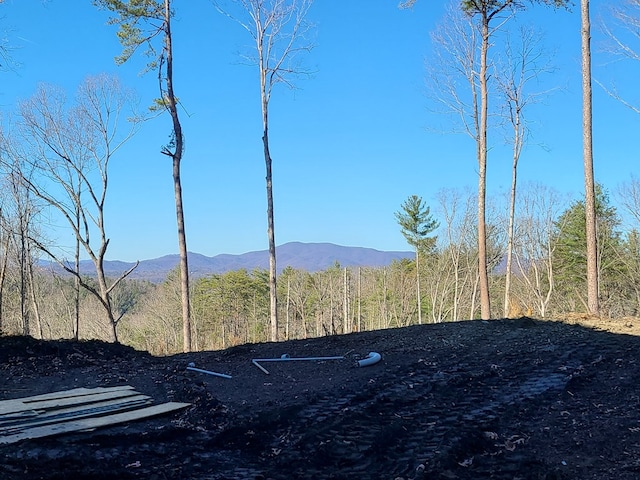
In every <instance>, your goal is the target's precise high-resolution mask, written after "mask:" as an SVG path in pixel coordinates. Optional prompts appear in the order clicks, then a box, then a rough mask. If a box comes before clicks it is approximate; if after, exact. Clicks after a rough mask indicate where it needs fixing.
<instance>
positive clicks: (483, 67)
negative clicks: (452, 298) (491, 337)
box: [478, 15, 491, 320]
mask: <svg viewBox="0 0 640 480" xmlns="http://www.w3.org/2000/svg"><path fill="white" fill-rule="evenodd" d="M488 50H489V19H488V17H487V16H486V15H483V17H482V49H481V53H480V95H481V101H480V131H479V132H478V139H479V142H478V276H479V280H480V310H481V316H482V319H483V320H488V319H490V318H491V300H490V297H489V276H488V272H487V225H486V196H487V128H488V103H489V92H488V87H487V82H488V78H487V53H488Z"/></svg>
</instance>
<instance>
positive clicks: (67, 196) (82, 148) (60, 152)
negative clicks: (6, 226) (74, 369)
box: [13, 76, 138, 342]
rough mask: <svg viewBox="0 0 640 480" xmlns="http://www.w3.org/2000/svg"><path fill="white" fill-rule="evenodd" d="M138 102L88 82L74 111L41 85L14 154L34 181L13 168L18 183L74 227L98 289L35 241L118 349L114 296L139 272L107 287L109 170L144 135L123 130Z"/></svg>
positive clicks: (109, 85)
mask: <svg viewBox="0 0 640 480" xmlns="http://www.w3.org/2000/svg"><path fill="white" fill-rule="evenodd" d="M132 100H133V98H132V96H131V94H130V92H128V91H127V90H126V89H124V88H123V87H122V86H121V85H120V83H119V81H118V80H117V79H115V78H113V77H108V76H99V77H93V78H89V79H87V80H86V81H85V83H84V84H83V85H82V86H81V87H80V88H79V90H78V96H77V100H76V105H75V106H73V107H71V108H68V107H67V105H66V103H67V101H66V98H65V96H64V94H63V93H62V92H61V91H60V90H59V89H55V88H53V87H47V86H41V87H40V88H39V90H38V92H37V93H36V94H35V95H34V96H33V97H32V98H31V99H29V100H27V101H25V102H23V103H22V104H21V107H20V118H21V129H20V130H21V132H20V135H21V138H22V141H23V142H22V143H23V145H27V147H26V149H19V148H18V147H17V146H16V148H15V149H14V155H15V156H16V157H17V158H20V159H21V160H22V161H23V162H25V163H26V164H28V165H29V166H30V168H32V169H33V174H30V175H24V174H23V172H17V171H16V170H15V169H14V170H13V172H14V173H17V174H20V181H21V182H22V183H23V185H24V187H25V188H26V189H27V190H28V191H29V192H30V193H31V194H33V195H35V196H36V197H37V198H38V199H40V200H41V201H42V202H44V204H46V205H48V206H49V207H52V208H53V209H54V210H55V211H57V212H58V214H59V215H60V216H61V217H62V218H63V219H64V220H65V221H66V223H67V224H68V226H69V227H71V231H72V232H73V234H74V237H75V239H76V240H77V241H78V242H79V243H80V244H81V245H82V247H83V249H84V252H85V253H86V254H87V255H88V256H89V258H90V259H91V260H92V262H93V264H94V267H95V271H96V276H97V283H98V285H97V287H96V286H94V285H92V284H91V283H89V282H87V281H85V280H84V279H83V278H82V276H81V275H80V272H79V270H78V269H77V268H72V267H70V266H69V264H68V262H66V261H65V259H64V256H63V253H61V252H58V251H56V250H55V249H54V248H52V247H50V246H48V245H46V244H45V243H44V242H40V241H36V242H37V243H36V244H37V245H38V248H40V249H41V250H42V251H43V252H45V253H46V254H47V255H49V256H50V257H51V258H52V259H53V260H55V261H56V262H57V263H58V264H59V265H60V266H61V267H62V268H63V269H64V270H66V271H67V272H68V273H70V274H72V275H74V276H75V278H76V279H77V280H78V282H79V283H80V284H81V285H82V287H83V288H85V289H86V290H88V291H89V292H91V293H92V294H93V295H94V296H95V297H96V299H97V300H98V301H99V302H100V304H101V305H102V307H103V308H104V310H105V312H106V315H107V319H108V322H109V326H110V339H111V341H114V342H117V341H118V335H117V325H118V322H119V320H120V318H121V317H117V316H116V315H115V314H114V309H113V308H112V304H111V292H112V290H113V289H114V288H115V286H116V285H117V284H118V283H119V282H120V281H121V280H122V279H124V278H125V277H126V276H127V275H129V273H131V271H133V269H134V268H135V266H134V267H132V268H131V269H129V270H128V271H126V272H124V273H123V274H122V275H121V276H120V277H118V278H117V279H116V280H115V281H112V282H109V281H108V280H107V278H106V275H105V271H104V260H105V255H106V253H107V248H108V246H109V239H108V238H107V233H106V225H105V218H104V211H105V205H106V199H107V188H108V183H109V163H110V161H111V159H112V157H113V155H114V154H115V153H116V152H117V151H118V150H119V149H120V148H121V147H122V145H124V143H125V142H126V141H128V140H129V139H130V138H131V137H132V136H133V135H134V134H135V132H136V131H137V128H138V122H136V121H134V122H133V123H132V124H131V125H130V127H129V130H128V131H126V132H125V133H124V134H122V133H121V132H120V130H119V129H118V128H117V127H118V122H119V120H120V115H121V114H122V112H123V110H124V109H125V108H127V107H130V106H131V105H132ZM132 118H135V117H132ZM94 234H95V236H94ZM95 238H97V239H98V240H97V241H95ZM136 266H137V264H136ZM76 267H77V264H76Z"/></svg>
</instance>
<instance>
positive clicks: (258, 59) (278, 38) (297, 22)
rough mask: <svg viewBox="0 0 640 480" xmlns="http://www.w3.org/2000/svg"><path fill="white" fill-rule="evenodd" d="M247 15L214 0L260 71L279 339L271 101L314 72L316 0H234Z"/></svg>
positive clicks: (274, 332) (274, 328)
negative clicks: (249, 46) (242, 35)
mask: <svg viewBox="0 0 640 480" xmlns="http://www.w3.org/2000/svg"><path fill="white" fill-rule="evenodd" d="M234 3H236V4H237V5H238V6H240V7H241V9H242V11H243V16H240V15H233V14H231V13H230V12H229V11H228V10H227V9H225V8H223V7H221V6H220V3H219V2H215V1H214V5H215V6H216V8H217V10H218V11H219V12H220V13H222V14H224V15H226V16H228V17H229V18H231V19H233V20H234V21H236V22H237V23H238V24H240V25H241V26H242V28H244V29H245V30H246V31H247V32H248V33H249V35H251V37H252V39H253V41H254V44H255V52H254V53H253V54H251V55H247V56H246V59H247V60H248V61H249V62H251V63H252V64H253V65H256V66H257V67H258V70H259V72H260V104H261V108H262V145H263V151H264V161H265V166H266V184H267V236H268V240H269V292H270V318H271V341H276V340H277V339H278V303H277V283H276V272H277V270H276V240H275V222H274V213H273V211H274V208H273V173H272V158H271V152H270V149H269V102H270V101H271V94H272V92H273V87H274V86H275V85H277V84H279V83H283V84H284V85H286V86H288V87H289V88H293V87H294V84H293V79H294V78H295V77H299V76H301V75H308V74H309V73H310V72H308V71H307V70H305V69H304V68H302V67H301V65H300V63H299V57H300V54H302V53H305V52H309V51H310V50H311V49H312V48H313V45H312V44H311V43H310V42H309V40H308V38H307V34H308V33H309V31H310V29H311V26H310V25H309V24H308V23H307V21H306V17H307V13H308V12H309V8H310V7H311V4H312V0H234ZM246 17H248V18H247V19H246V20H244V19H243V18H246Z"/></svg>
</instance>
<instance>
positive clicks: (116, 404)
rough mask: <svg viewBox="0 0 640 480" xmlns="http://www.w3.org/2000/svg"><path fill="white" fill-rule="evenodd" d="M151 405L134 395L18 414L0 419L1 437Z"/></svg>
mask: <svg viewBox="0 0 640 480" xmlns="http://www.w3.org/2000/svg"><path fill="white" fill-rule="evenodd" d="M151 403H153V400H152V399H151V397H149V396H147V395H133V396H130V397H126V398H118V399H115V400H107V401H104V402H96V403H91V404H85V405H80V406H78V405H74V406H72V407H69V408H61V409H56V410H51V411H47V410H41V411H40V412H36V411H32V412H33V414H31V415H28V416H18V415H17V414H16V415H14V416H12V417H11V418H9V419H7V418H6V416H2V417H0V435H12V434H15V433H17V432H20V431H22V430H25V429H27V428H32V427H36V426H40V425H48V424H52V423H58V422H64V421H69V420H73V419H79V418H86V417H91V416H96V415H105V414H108V413H115V412H119V411H123V410H131V409H134V408H139V407H143V406H145V405H149V404H151ZM32 412H22V413H32Z"/></svg>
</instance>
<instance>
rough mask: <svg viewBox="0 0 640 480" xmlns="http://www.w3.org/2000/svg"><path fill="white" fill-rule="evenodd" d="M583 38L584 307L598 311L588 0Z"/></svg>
mask: <svg viewBox="0 0 640 480" xmlns="http://www.w3.org/2000/svg"><path fill="white" fill-rule="evenodd" d="M580 13H581V33H582V34H581V38H582V148H583V162H584V188H585V216H586V225H587V308H588V310H589V314H591V315H599V314H600V301H599V298H598V295H599V293H600V292H599V285H598V284H599V278H598V233H597V228H596V222H597V218H596V192H595V179H594V172H593V139H592V133H593V112H592V91H591V90H592V89H591V84H592V82H591V18H590V15H589V0H581V1H580Z"/></svg>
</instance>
